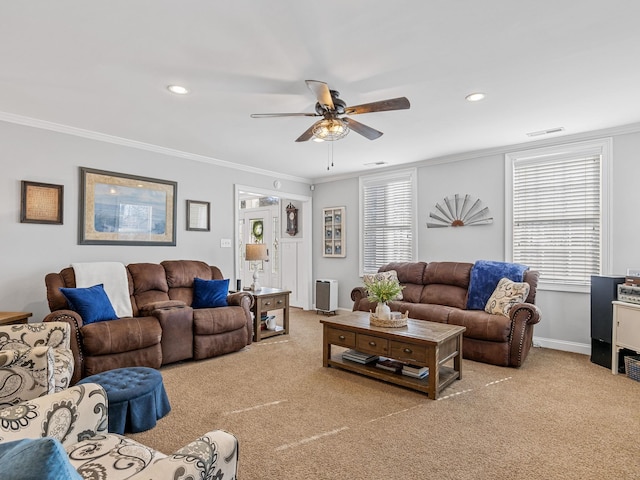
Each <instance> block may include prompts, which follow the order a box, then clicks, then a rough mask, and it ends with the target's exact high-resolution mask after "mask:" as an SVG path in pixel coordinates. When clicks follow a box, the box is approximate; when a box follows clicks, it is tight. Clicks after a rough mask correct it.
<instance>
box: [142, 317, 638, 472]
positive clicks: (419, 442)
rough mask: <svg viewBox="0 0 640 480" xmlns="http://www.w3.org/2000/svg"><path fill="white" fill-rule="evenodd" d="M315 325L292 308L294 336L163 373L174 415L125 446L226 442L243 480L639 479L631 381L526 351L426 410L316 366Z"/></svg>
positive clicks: (419, 402) (471, 372)
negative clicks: (233, 445)
mask: <svg viewBox="0 0 640 480" xmlns="http://www.w3.org/2000/svg"><path fill="white" fill-rule="evenodd" d="M322 318H323V316H322V315H317V314H316V313H315V312H303V311H301V310H297V309H294V310H293V311H292V317H291V334H290V335H283V336H279V337H274V338H270V339H267V340H263V341H262V342H259V343H257V344H256V343H254V344H252V345H250V346H249V347H247V348H246V349H244V350H242V351H240V352H237V353H234V354H230V355H225V356H223V357H218V358H213V359H209V360H204V361H199V362H184V363H181V364H178V365H173V366H169V367H165V368H163V369H162V370H161V372H162V375H163V377H164V381H165V386H166V389H167V392H168V394H169V398H170V401H171V405H172V411H171V413H170V414H169V415H168V416H167V417H165V418H163V419H161V420H159V421H158V425H157V426H156V427H155V428H154V429H153V430H150V431H148V432H143V433H139V434H135V435H131V436H132V437H133V438H135V439H136V440H138V441H140V442H142V443H144V444H147V445H149V446H152V447H154V448H157V449H159V450H161V451H163V452H165V453H169V452H173V451H175V450H176V449H178V448H180V447H181V446H183V445H185V444H187V443H188V442H190V441H191V440H193V439H195V438H197V437H198V436H199V435H200V434H202V433H204V432H206V431H208V430H212V429H216V428H219V429H224V430H227V431H229V432H232V433H233V434H235V435H236V436H237V437H238V438H239V441H240V464H239V475H238V478H239V479H241V480H254V479H255V480H257V479H391V480H396V479H397V480H400V479H404V480H407V479H418V478H421V479H422V478H430V479H583V480H584V479H608V478H611V479H614V478H616V479H617V478H625V479H630V478H639V477H640V441H639V440H638V434H639V433H640V383H638V382H635V381H633V380H630V379H628V378H626V377H625V376H621V375H617V376H614V375H612V374H611V372H610V371H609V370H607V369H605V368H603V367H600V366H598V365H595V364H592V363H590V361H589V358H588V357H586V356H583V355H577V354H571V353H566V352H560V351H554V350H548V349H540V348H535V349H532V351H531V353H530V355H529V357H528V359H527V361H526V362H525V364H524V366H523V367H521V368H520V369H512V368H504V367H496V366H492V365H485V364H482V363H476V362H471V361H463V378H462V380H460V381H457V382H454V384H453V385H452V386H450V387H449V388H448V389H446V390H445V391H444V392H443V394H442V398H441V399H439V400H436V401H433V400H430V399H429V398H428V397H426V396H425V395H423V394H421V393H417V392H413V391H410V390H407V389H404V388H401V387H397V386H393V385H387V384H385V383H383V382H380V381H377V380H373V379H369V378H366V377H362V376H360V375H357V374H353V373H349V372H344V371H339V370H336V369H332V368H323V367H322V328H321V324H320V320H321V319H322ZM543 321H544V320H543Z"/></svg>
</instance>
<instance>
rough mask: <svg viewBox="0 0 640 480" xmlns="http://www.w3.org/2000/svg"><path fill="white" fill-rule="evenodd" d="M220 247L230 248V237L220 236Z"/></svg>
mask: <svg viewBox="0 0 640 480" xmlns="http://www.w3.org/2000/svg"><path fill="white" fill-rule="evenodd" d="M220 248H231V239H230V238H221V239H220Z"/></svg>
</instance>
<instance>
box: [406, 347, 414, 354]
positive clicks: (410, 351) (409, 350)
mask: <svg viewBox="0 0 640 480" xmlns="http://www.w3.org/2000/svg"><path fill="white" fill-rule="evenodd" d="M404 353H413V350H411V349H410V348H405V349H404Z"/></svg>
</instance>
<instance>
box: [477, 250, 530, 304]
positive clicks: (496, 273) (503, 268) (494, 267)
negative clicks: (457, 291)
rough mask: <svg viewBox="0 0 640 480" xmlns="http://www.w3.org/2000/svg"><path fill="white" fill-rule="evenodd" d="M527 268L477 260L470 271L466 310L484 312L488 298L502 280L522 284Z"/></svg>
mask: <svg viewBox="0 0 640 480" xmlns="http://www.w3.org/2000/svg"><path fill="white" fill-rule="evenodd" d="M527 270H529V267H528V266H526V265H522V264H521V263H510V262H498V261H494V260H478V261H477V262H476V263H475V264H474V265H473V268H472V269H471V278H470V280H469V291H468V295H467V310H484V308H485V306H486V305H487V302H488V301H489V298H490V297H491V295H492V294H493V291H494V290H495V289H496V286H497V285H498V282H499V281H500V280H501V279H502V278H508V279H509V280H511V281H513V282H522V279H523V278H524V273H525V272H526V271H527Z"/></svg>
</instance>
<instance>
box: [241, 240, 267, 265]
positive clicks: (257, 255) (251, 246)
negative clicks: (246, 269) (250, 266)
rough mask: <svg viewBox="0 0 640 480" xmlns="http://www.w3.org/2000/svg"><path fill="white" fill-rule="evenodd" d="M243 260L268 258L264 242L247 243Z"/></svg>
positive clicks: (250, 260)
mask: <svg viewBox="0 0 640 480" xmlns="http://www.w3.org/2000/svg"><path fill="white" fill-rule="evenodd" d="M246 247H247V249H246V254H245V260H247V261H249V262H252V261H257V260H268V259H269V255H268V252H267V245H266V244H264V243H247V245H246Z"/></svg>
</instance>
